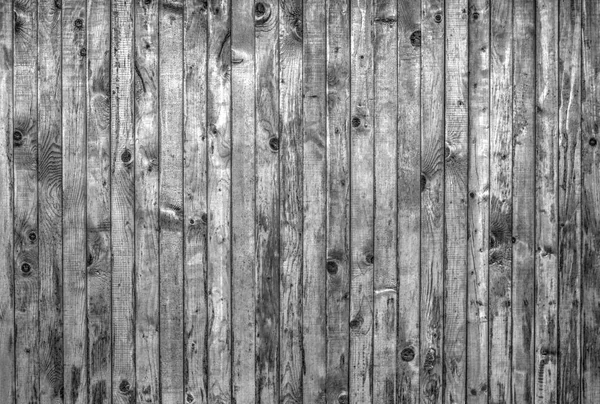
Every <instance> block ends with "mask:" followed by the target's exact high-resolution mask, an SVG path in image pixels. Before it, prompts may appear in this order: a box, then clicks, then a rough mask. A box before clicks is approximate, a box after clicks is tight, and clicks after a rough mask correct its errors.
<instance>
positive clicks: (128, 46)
mask: <svg viewBox="0 0 600 404" xmlns="http://www.w3.org/2000/svg"><path fill="white" fill-rule="evenodd" d="M133 22H134V9H133V3H132V0H116V1H114V2H113V3H112V5H111V27H112V28H111V29H112V32H111V49H112V53H111V70H110V72H111V73H110V74H111V80H110V82H111V102H110V105H111V115H110V121H111V168H110V171H111V197H110V199H111V202H110V204H111V250H112V336H111V337H112V342H113V346H112V350H113V357H112V392H113V399H112V401H113V403H115V404H118V403H123V404H125V403H130V402H132V401H135V395H136V384H135V383H136V375H135V299H134V294H135V287H134V270H135V239H134V227H135V215H134V209H135V198H134V196H135V195H134V194H135V182H134V175H135V172H134V171H135V167H134V161H133V160H134V156H133V154H134V152H135V150H134V133H133V125H134V76H133V74H134V73H133V71H134V61H133V60H132V56H133V35H134V24H133Z"/></svg>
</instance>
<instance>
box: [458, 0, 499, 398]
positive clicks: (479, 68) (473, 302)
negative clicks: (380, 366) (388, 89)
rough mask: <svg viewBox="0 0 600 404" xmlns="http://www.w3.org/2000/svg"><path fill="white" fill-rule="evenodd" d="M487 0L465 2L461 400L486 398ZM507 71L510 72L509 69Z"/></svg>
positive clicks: (488, 3) (487, 224)
mask: <svg viewBox="0 0 600 404" xmlns="http://www.w3.org/2000/svg"><path fill="white" fill-rule="evenodd" d="M490 45H491V44H490V2H489V0H471V1H470V3H469V72H470V75H469V105H468V108H469V111H468V114H469V151H468V153H469V168H468V170H469V203H468V205H469V207H468V216H467V222H468V227H467V231H468V250H467V257H468V260H467V271H468V278H467V282H468V284H467V324H468V325H467V399H466V402H467V403H472V404H476V403H480V404H485V403H487V402H488V391H489V388H488V364H489V357H488V274H489V267H488V253H489V251H488V246H489V235H488V229H489V196H490V189H489V186H490V183H489V165H490V161H489V151H490V139H489V136H490V133H489V130H490V98H489V97H490V77H489V76H490ZM509 73H510V72H509ZM509 338H510V335H509Z"/></svg>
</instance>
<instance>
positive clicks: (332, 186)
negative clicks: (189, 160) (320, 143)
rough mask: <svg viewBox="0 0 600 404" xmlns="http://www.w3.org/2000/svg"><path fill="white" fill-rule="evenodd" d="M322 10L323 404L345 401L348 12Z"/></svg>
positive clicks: (342, 1)
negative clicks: (324, 122) (324, 182)
mask: <svg viewBox="0 0 600 404" xmlns="http://www.w3.org/2000/svg"><path fill="white" fill-rule="evenodd" d="M325 4H326V9H327V28H326V29H327V33H326V36H327V55H326V58H327V66H326V69H327V168H326V169H327V218H326V220H327V234H326V239H327V260H328V261H327V264H326V265H327V274H328V275H327V302H326V304H327V308H326V310H327V399H326V402H327V403H336V402H348V391H349V390H348V360H349V352H348V347H349V344H348V342H349V341H348V339H349V328H348V319H349V316H350V312H349V309H350V304H349V303H350V301H349V296H350V294H349V292H350V268H349V259H350V256H349V254H350V245H349V238H350V228H349V225H350V221H349V218H350V216H349V215H350V161H349V154H348V151H349V135H350V109H349V107H350V10H349V8H348V2H347V1H346V0H328V1H326V3H325Z"/></svg>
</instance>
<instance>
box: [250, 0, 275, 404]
mask: <svg viewBox="0 0 600 404" xmlns="http://www.w3.org/2000/svg"><path fill="white" fill-rule="evenodd" d="M254 18H255V29H254V43H255V49H254V53H255V90H254V91H255V97H256V259H257V262H256V274H255V276H256V277H255V288H256V302H257V307H256V310H257V311H256V374H255V378H256V401H257V402H259V403H262V404H268V403H270V404H275V403H279V348H278V347H279V165H278V160H279V153H278V150H279V96H278V95H279V94H278V91H279V69H278V66H279V54H278V51H279V48H278V38H279V32H278V30H277V28H278V21H279V3H278V2H277V1H263V2H257V3H256V4H255V6H254Z"/></svg>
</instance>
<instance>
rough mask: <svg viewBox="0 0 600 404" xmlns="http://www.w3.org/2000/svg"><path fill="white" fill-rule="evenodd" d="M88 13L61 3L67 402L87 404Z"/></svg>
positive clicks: (72, 0)
mask: <svg viewBox="0 0 600 404" xmlns="http://www.w3.org/2000/svg"><path fill="white" fill-rule="evenodd" d="M86 14H87V13H86V4H85V3H84V2H80V1H75V0H67V1H64V2H63V3H62V16H63V21H62V22H63V24H62V28H63V29H62V146H63V148H62V168H63V170H62V184H63V193H62V207H63V222H62V226H63V279H62V283H63V284H62V287H63V290H64V291H65V293H64V316H63V318H64V320H63V321H64V341H67V343H66V344H65V346H64V376H63V377H64V383H65V386H64V402H65V403H87V402H88V397H87V392H88V385H87V380H88V375H87V361H86V355H85V352H86V317H87V316H86V289H87V285H86V277H85V274H86V272H85V267H86V261H87V254H86V238H85V235H86V232H87V231H86V193H85V191H86V177H85V172H86V159H87V156H86V143H87V136H86V135H87V134H86V105H87V97H86V91H85V84H86V70H87V69H86V65H87V48H86V46H87V44H86V42H87V41H86V30H87V15H86ZM40 134H42V133H40ZM43 143H46V142H43ZM41 144H42V142H41V143H40V145H41ZM41 150H42V148H41V147H40V151H41ZM42 167H43V166H42ZM40 223H41V221H40ZM48 230H50V229H48ZM53 230H54V231H56V230H55V229H53ZM55 247H56V246H55ZM57 398H58V397H57Z"/></svg>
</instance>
